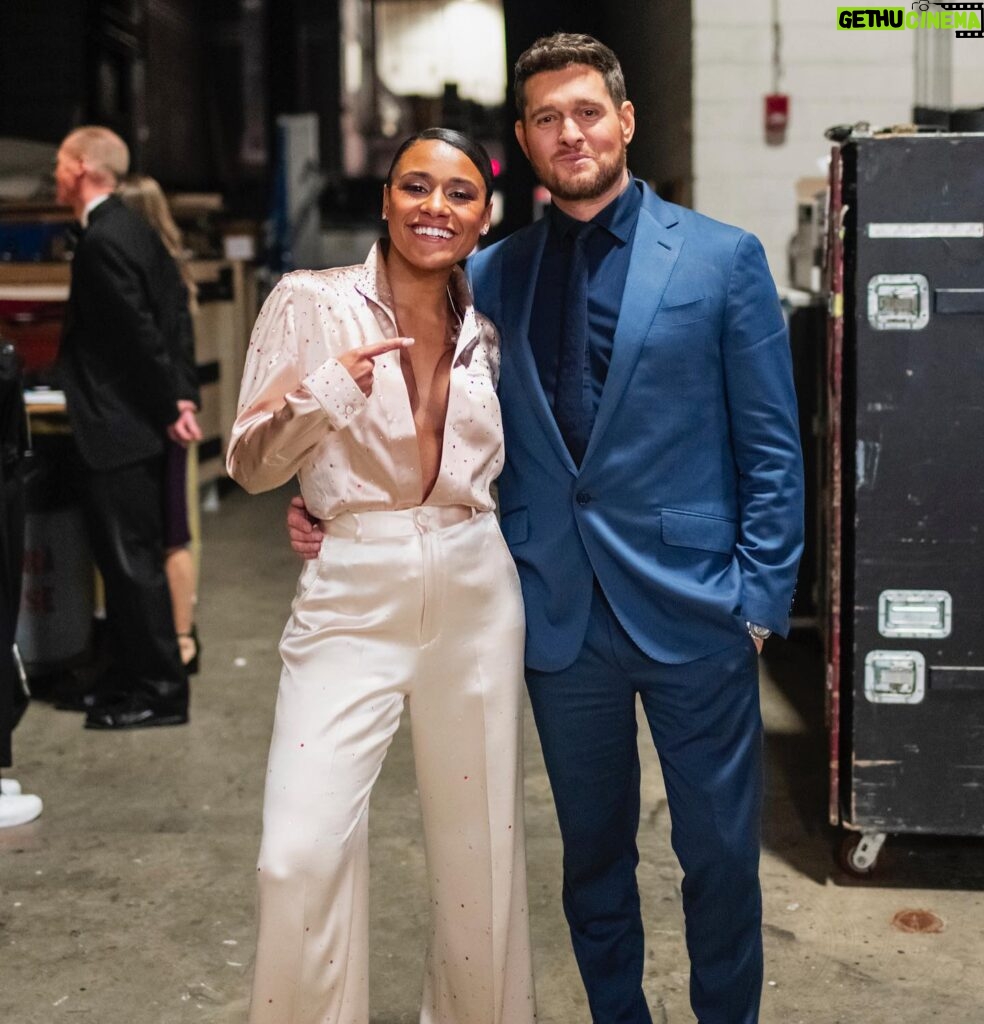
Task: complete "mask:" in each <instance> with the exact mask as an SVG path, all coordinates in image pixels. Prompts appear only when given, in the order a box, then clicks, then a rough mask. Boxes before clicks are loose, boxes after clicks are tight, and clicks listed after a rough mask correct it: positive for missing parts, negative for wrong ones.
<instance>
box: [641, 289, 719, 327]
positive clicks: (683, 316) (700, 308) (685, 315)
mask: <svg viewBox="0 0 984 1024" xmlns="http://www.w3.org/2000/svg"><path fill="white" fill-rule="evenodd" d="M710 311H711V302H710V299H708V298H707V296H706V295H704V296H701V297H700V298H696V299H691V300H690V301H688V302H679V303H674V304H673V305H672V306H660V308H659V309H658V310H656V316H655V318H654V320H653V326H658V327H675V326H679V325H682V324H691V323H694V322H695V321H697V320H703V319H704V318H705V317H706V316H707V315H708V314H709V313H710Z"/></svg>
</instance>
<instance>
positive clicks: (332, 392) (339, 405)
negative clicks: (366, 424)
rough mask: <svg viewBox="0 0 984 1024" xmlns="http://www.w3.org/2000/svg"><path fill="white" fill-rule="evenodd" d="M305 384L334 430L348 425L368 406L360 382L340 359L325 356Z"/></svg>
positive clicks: (306, 378)
mask: <svg viewBox="0 0 984 1024" xmlns="http://www.w3.org/2000/svg"><path fill="white" fill-rule="evenodd" d="M302 383H303V384H304V386H305V387H306V388H307V389H308V391H310V392H311V394H312V396H313V397H314V398H315V400H316V401H317V403H318V405H320V406H321V408H322V409H324V411H325V415H326V416H327V417H328V422H329V423H330V424H331V426H332V429H333V430H341V429H342V428H343V427H347V426H348V425H349V424H350V423H351V422H352V420H354V419H355V417H356V416H358V415H359V413H360V412H362V410H363V409H365V407H366V405H368V399H367V398H366V396H365V395H364V394H363V393H362V390H361V389H360V388H359V385H358V384H356V383H355V381H354V380H353V378H352V375H351V374H350V373H349V372H348V370H346V369H345V367H344V366H342V364H341V363H340V362H339V361H338V360H337V359H326V360H325V361H324V362H323V363H322V364H321V365H320V366H319V367H318V368H317V369H316V370H314V371H313V372H312V373H309V374H308V375H307V376H306V377H305V378H304V380H303V381H302Z"/></svg>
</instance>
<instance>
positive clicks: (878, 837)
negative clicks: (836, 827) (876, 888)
mask: <svg viewBox="0 0 984 1024" xmlns="http://www.w3.org/2000/svg"><path fill="white" fill-rule="evenodd" d="M885 838H886V837H885V833H884V832H850V833H848V834H847V835H846V836H844V840H843V842H842V843H841V846H840V850H839V852H838V855H837V863H838V864H839V865H840V867H841V868H842V869H843V870H844V871H846V872H847V873H848V874H849V875H853V876H854V877H855V878H868V877H870V876H871V875H872V874H873V873H874V870H875V865H876V863H877V861H878V854H879V852H880V851H881V848H882V845H883V844H884V842H885Z"/></svg>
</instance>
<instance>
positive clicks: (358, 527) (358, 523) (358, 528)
mask: <svg viewBox="0 0 984 1024" xmlns="http://www.w3.org/2000/svg"><path fill="white" fill-rule="evenodd" d="M350 514H351V516H352V518H353V519H354V520H355V539H356V540H362V516H360V515H359V513H358V512H352V513H350Z"/></svg>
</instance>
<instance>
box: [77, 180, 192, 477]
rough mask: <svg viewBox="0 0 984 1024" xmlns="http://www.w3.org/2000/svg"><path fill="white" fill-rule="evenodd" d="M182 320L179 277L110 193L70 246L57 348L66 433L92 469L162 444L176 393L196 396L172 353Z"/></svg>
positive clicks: (149, 231)
mask: <svg viewBox="0 0 984 1024" xmlns="http://www.w3.org/2000/svg"><path fill="white" fill-rule="evenodd" d="M182 318H184V321H185V322H186V326H185V327H184V328H183V327H182ZM187 318H188V307H187V296H186V294H185V292H184V286H183V284H182V283H181V278H180V274H179V273H178V270H177V267H176V265H175V263H174V260H173V259H172V258H171V256H170V254H169V253H168V252H167V250H166V249H165V248H164V245H163V243H162V242H161V240H160V238H159V237H158V236H157V233H156V232H155V231H154V230H153V228H151V227H150V225H149V224H148V223H147V222H146V221H145V220H144V219H143V218H142V217H141V216H140V215H139V214H138V213H136V212H134V211H133V210H130V209H129V208H128V207H127V206H125V205H124V204H123V203H122V202H121V201H120V200H119V199H118V198H116V197H115V196H110V198H109V199H107V200H106V201H105V202H103V203H101V204H100V205H99V206H97V207H96V208H95V209H94V210H93V211H92V212H91V214H90V217H89V226H88V229H87V230H86V231H85V232H84V233H83V234H82V237H81V239H80V240H79V243H78V246H77V247H76V250H75V257H74V259H73V261H72V285H71V290H70V292H69V299H68V309H67V312H66V318H65V328H64V332H63V335H62V342H61V349H60V353H59V369H60V379H61V383H62V386H63V387H64V389H65V398H66V401H67V404H68V416H69V420H70V422H71V425H72V431H73V434H74V436H75V440H76V443H77V445H78V448H79V451H80V453H81V455H82V458H83V459H84V460H85V462H86V463H87V464H88V465H89V466H90V467H91V468H93V469H101V470H104V469H116V468H119V467H120V466H126V465H129V464H131V463H134V462H138V461H140V460H141V459H146V458H150V457H151V456H153V455H157V454H158V453H160V452H161V451H162V450H163V446H164V438H165V430H166V427H167V426H168V424H170V423H173V422H174V420H175V419H176V418H177V405H176V403H177V401H178V399H179V398H184V397H191V398H194V397H195V396H194V395H190V394H188V386H187V383H185V384H182V382H181V380H182V374H181V371H180V370H179V366H178V363H177V361H176V359H175V345H176V342H175V340H174V339H175V338H177V337H179V336H180V333H181V331H182V330H183V329H187V330H190V322H188V321H187Z"/></svg>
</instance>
